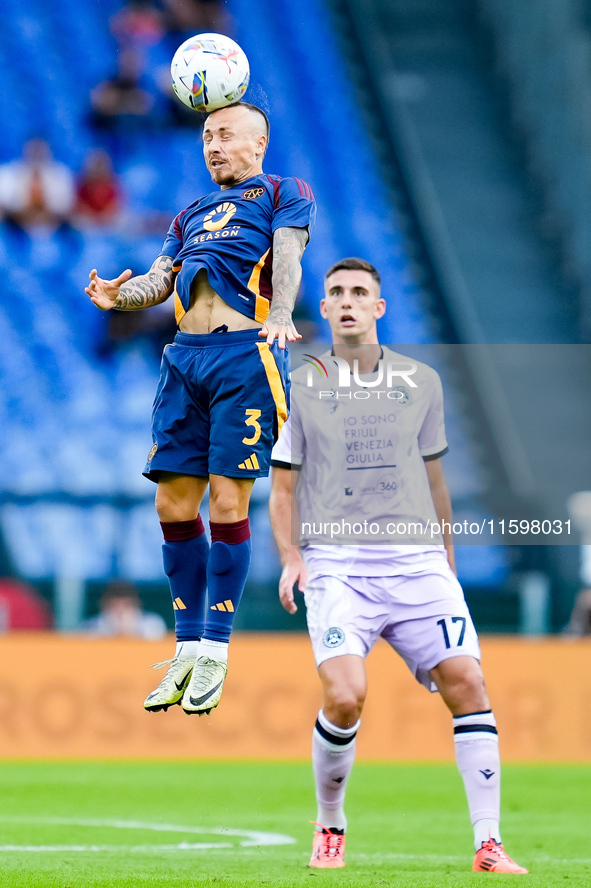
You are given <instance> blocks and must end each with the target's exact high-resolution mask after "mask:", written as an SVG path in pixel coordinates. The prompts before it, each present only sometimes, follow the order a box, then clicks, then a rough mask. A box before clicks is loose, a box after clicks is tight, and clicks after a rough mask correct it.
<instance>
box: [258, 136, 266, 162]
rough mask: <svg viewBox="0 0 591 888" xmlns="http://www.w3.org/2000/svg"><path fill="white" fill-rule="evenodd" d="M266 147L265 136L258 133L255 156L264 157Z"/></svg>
mask: <svg viewBox="0 0 591 888" xmlns="http://www.w3.org/2000/svg"><path fill="white" fill-rule="evenodd" d="M267 147H268V139H267V137H266V136H263V135H260V136H259V137H258V140H257V150H256V156H257V157H264V156H265V154H266V153H267Z"/></svg>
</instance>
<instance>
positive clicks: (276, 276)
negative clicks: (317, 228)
mask: <svg viewBox="0 0 591 888" xmlns="http://www.w3.org/2000/svg"><path fill="white" fill-rule="evenodd" d="M307 242H308V230H307V229H306V228H278V229H277V231H276V232H275V234H274V236H273V301H272V303H271V310H270V311H269V317H268V319H267V320H269V321H271V322H272V323H274V324H278V325H279V326H290V325H291V323H292V320H291V313H292V311H293V307H294V305H295V301H296V296H297V295H298V290H299V288H300V281H301V279H302V266H301V264H300V263H301V259H302V255H303V253H304V248H305V246H306V244H307Z"/></svg>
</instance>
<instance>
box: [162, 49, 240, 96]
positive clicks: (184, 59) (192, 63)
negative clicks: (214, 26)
mask: <svg viewBox="0 0 591 888" xmlns="http://www.w3.org/2000/svg"><path fill="white" fill-rule="evenodd" d="M170 73H171V74H172V88H173V89H174V91H175V93H176V94H177V96H178V98H179V99H180V100H181V102H184V104H185V105H188V106H189V108H193V109H194V110H195V111H216V110H217V109H218V108H224V107H225V106H226V105H232V104H233V103H234V102H239V101H240V99H241V98H242V96H243V95H244V93H245V92H246V87H247V86H248V81H249V79H250V66H249V64H248V59H247V58H246V55H245V53H244V52H243V50H242V49H241V48H240V47H239V46H238V44H237V43H235V42H234V40H230V38H229V37H224V35H223V34H196V35H195V37H190V38H189V40H185V42H184V43H182V44H181V45H180V46H179V48H178V49H177V51H176V52H175V54H174V56H173V59H172V63H171V66H170Z"/></svg>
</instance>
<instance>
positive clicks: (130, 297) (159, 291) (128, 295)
mask: <svg viewBox="0 0 591 888" xmlns="http://www.w3.org/2000/svg"><path fill="white" fill-rule="evenodd" d="M172 263H173V260H172V259H171V257H170V256H159V257H158V258H157V259H156V261H155V262H154V263H153V265H152V267H151V268H150V270H149V272H148V273H147V274H140V275H138V276H137V277H133V278H130V279H129V280H128V281H126V282H125V283H124V284H122V285H121V288H120V290H119V296H118V297H117V301H116V302H115V306H114V307H115V308H117V309H119V311H135V310H136V309H139V308H149V307H150V306H151V305H158V303H159V302H164V301H165V300H166V299H168V297H169V296H170V294H171V293H172V291H173V285H174V279H175V277H176V272H174V271H173V270H172Z"/></svg>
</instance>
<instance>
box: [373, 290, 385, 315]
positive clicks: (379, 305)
mask: <svg viewBox="0 0 591 888" xmlns="http://www.w3.org/2000/svg"><path fill="white" fill-rule="evenodd" d="M385 314H386V300H385V299H382V297H381V296H380V298H379V299H378V300H377V302H376V308H375V312H374V317H375V319H376V321H379V319H380V318H383V317H384V315H385Z"/></svg>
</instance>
